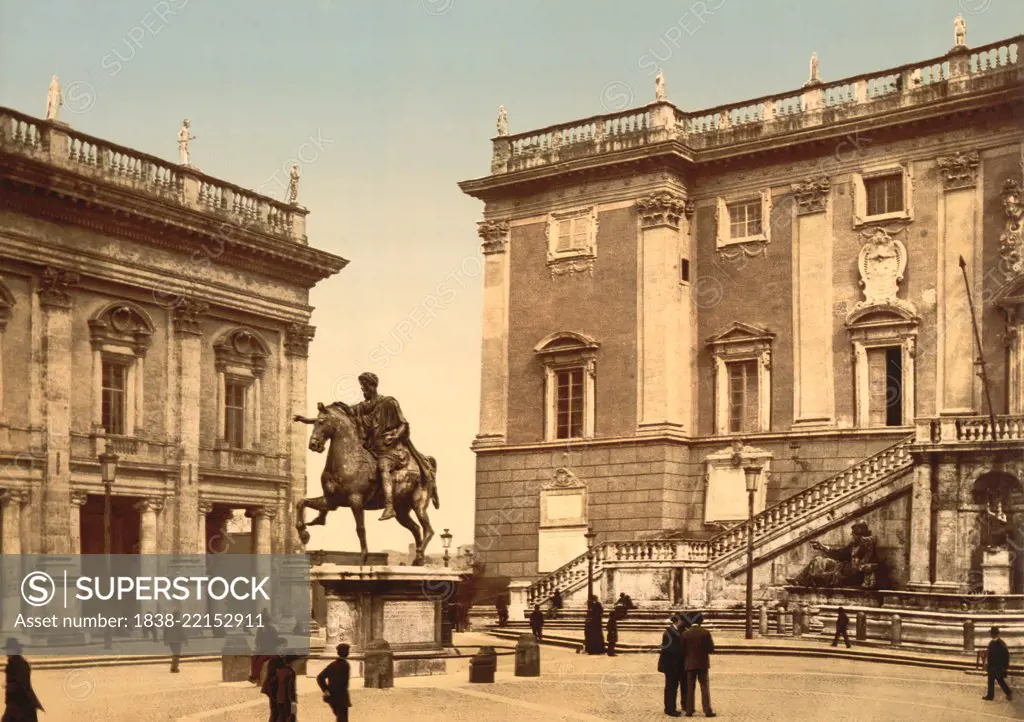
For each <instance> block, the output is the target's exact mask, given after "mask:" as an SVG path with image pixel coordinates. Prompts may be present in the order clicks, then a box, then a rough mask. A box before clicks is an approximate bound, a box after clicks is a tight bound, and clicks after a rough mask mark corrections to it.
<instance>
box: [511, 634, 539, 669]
mask: <svg viewBox="0 0 1024 722" xmlns="http://www.w3.org/2000/svg"><path fill="white" fill-rule="evenodd" d="M515 675H516V676H517V677H539V676H540V645H539V644H537V640H536V639H535V638H534V636H533V635H532V634H522V635H520V636H519V641H518V642H516V671H515Z"/></svg>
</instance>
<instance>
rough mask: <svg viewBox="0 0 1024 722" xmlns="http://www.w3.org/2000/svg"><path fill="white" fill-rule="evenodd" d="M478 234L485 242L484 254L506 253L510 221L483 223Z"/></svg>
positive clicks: (477, 230) (479, 224)
mask: <svg viewBox="0 0 1024 722" xmlns="http://www.w3.org/2000/svg"><path fill="white" fill-rule="evenodd" d="M476 232H477V233H478V234H479V235H480V238H481V239H482V240H483V248H484V253H504V252H505V249H506V247H507V246H508V238H509V224H508V221H481V222H480V223H478V224H477V229H476Z"/></svg>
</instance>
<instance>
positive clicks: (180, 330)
mask: <svg viewBox="0 0 1024 722" xmlns="http://www.w3.org/2000/svg"><path fill="white" fill-rule="evenodd" d="M209 310H210V304H208V303H205V302H204V301H197V300H196V299H194V298H187V297H184V296H182V297H181V298H179V299H178V302H177V303H176V304H175V306H174V332H175V333H177V334H186V335H190V336H201V335H202V330H201V329H200V326H199V319H200V317H201V316H202V315H203V314H204V313H206V312H207V311H209Z"/></svg>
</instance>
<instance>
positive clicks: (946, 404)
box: [936, 153, 984, 414]
mask: <svg viewBox="0 0 1024 722" xmlns="http://www.w3.org/2000/svg"><path fill="white" fill-rule="evenodd" d="M979 164H980V160H979V158H978V154H977V153H973V154H970V155H963V154H959V153H958V154H957V155H956V156H953V157H947V158H938V159H936V165H937V166H938V170H939V176H940V178H941V180H942V185H943V192H942V193H941V194H940V195H939V204H938V205H939V208H938V211H939V212H938V232H939V238H938V262H939V267H938V269H937V278H938V286H939V287H938V289H937V291H938V344H939V348H938V358H937V359H936V361H937V364H936V365H937V372H938V374H937V375H938V382H939V383H938V392H937V394H936V396H937V397H938V404H937V406H938V411H939V414H973V413H976V412H980V411H981V403H980V400H979V398H978V397H977V395H976V393H975V392H976V382H977V379H976V378H975V367H974V359H975V358H976V357H977V354H978V351H977V349H976V348H975V344H974V332H973V329H972V327H971V309H970V305H969V303H968V300H967V289H966V288H965V287H964V279H963V272H962V271H961V270H960V265H959V259H960V257H961V256H963V258H964V260H965V261H967V264H968V266H967V272H968V275H969V277H970V282H971V290H972V291H973V292H974V293H975V298H974V306H975V308H976V309H981V308H982V304H981V295H980V294H981V291H982V290H983V289H981V284H980V283H979V279H980V278H981V273H980V271H981V258H980V256H981V229H980V219H979V216H980V213H979V208H980V207H981V201H980V199H979V198H978V194H979V188H978V187H977V186H978V184H977V175H978V172H979V170H978V169H979ZM978 324H979V328H978V330H979V333H982V335H983V334H984V325H983V324H982V323H981V319H980V318H979V319H978ZM982 342H983V343H984V338H982Z"/></svg>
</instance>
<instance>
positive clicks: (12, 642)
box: [0, 637, 45, 722]
mask: <svg viewBox="0 0 1024 722" xmlns="http://www.w3.org/2000/svg"><path fill="white" fill-rule="evenodd" d="M4 650H5V651H6V652H7V671H6V684H7V686H6V688H5V689H4V703H5V706H4V716H3V717H2V718H0V719H2V722H37V720H38V719H39V717H38V715H37V711H38V710H42V709H43V705H42V704H40V703H39V698H38V697H36V693H35V692H34V691H33V690H32V679H31V677H32V668H31V667H29V664H28V662H27V661H26V660H25V658H24V657H22V656H21V652H22V648H21V642H19V641H18V640H17V639H15V638H14V637H10V638H9V639H8V640H7V644H5V645H4ZM43 711H45V710H43Z"/></svg>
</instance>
